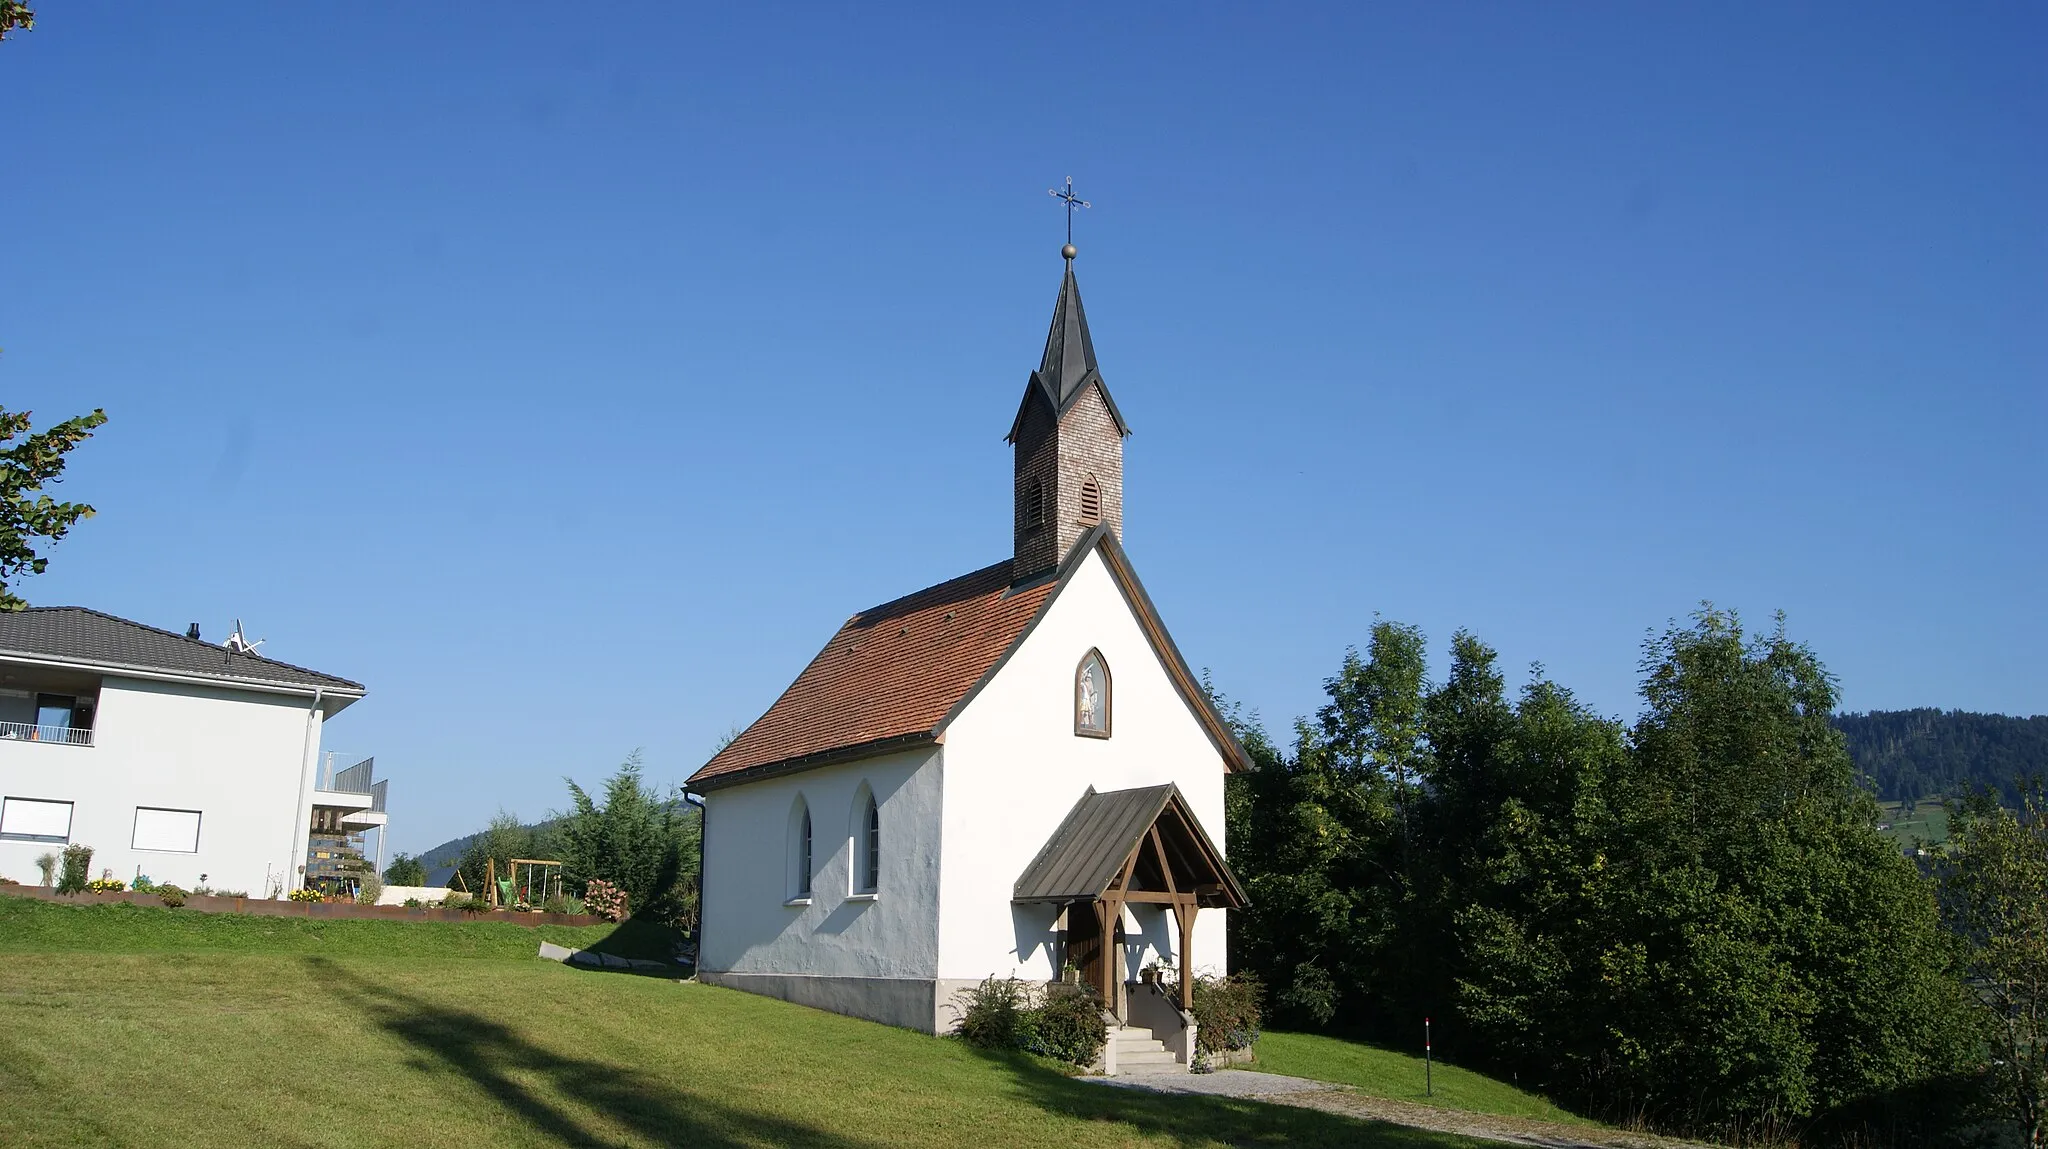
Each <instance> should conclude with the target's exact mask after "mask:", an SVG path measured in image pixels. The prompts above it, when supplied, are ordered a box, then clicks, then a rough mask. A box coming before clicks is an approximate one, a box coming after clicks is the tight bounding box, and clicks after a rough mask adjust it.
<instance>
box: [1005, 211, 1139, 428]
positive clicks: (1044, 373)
mask: <svg viewBox="0 0 2048 1149" xmlns="http://www.w3.org/2000/svg"><path fill="white" fill-rule="evenodd" d="M1060 254H1061V255H1063V256H1065V257H1066V261H1067V273H1066V275H1065V276H1064V277H1063V278H1062V279H1061V280H1060V295H1059V299H1058V301H1057V302H1055V303H1054V304H1053V308H1052V328H1051V330H1049V331H1047V332H1046V334H1045V355H1044V356H1043V357H1041V358H1040V359H1039V362H1038V370H1036V371H1033V372H1032V373H1031V385H1032V386H1034V387H1036V388H1038V390H1039V391H1040V392H1042V393H1043V394H1044V396H1045V398H1046V401H1047V402H1049V403H1051V404H1052V410H1053V417H1054V418H1055V419H1057V418H1058V417H1059V416H1062V415H1065V414H1066V413H1067V408H1069V407H1071V406H1073V405H1074V401H1075V400H1077V399H1079V398H1080V397H1081V396H1082V395H1084V394H1086V393H1087V390H1088V385H1089V384H1090V383H1094V384H1096V385H1097V386H1100V387H1101V388H1102V401H1103V403H1104V404H1105V405H1107V406H1108V407H1109V415H1110V418H1112V419H1114V420H1116V429H1117V430H1118V431H1119V432H1121V433H1123V434H1125V435H1128V434H1130V433H1131V429H1130V428H1129V427H1127V426H1125V425H1124V417H1123V414H1122V413H1121V412H1119V411H1118V410H1117V409H1116V400H1114V399H1111V398H1110V397H1109V387H1108V386H1107V385H1105V384H1103V382H1102V372H1101V371H1100V370H1099V369H1098V368H1097V367H1096V365H1095V340H1094V339H1093V338H1091V337H1090V336H1089V334H1088V313H1087V311H1086V310H1084V309H1083V308H1082V306H1081V285H1080V284H1079V283H1078V282H1076V281H1075V279H1074V254H1075V253H1074V245H1073V244H1071V243H1070V244H1068V245H1067V246H1066V247H1064V248H1062V249H1061V251H1060ZM1025 399H1026V401H1027V402H1029V400H1030V396H1029V394H1028V393H1027V394H1026V396H1025ZM1023 418H1024V412H1023V411H1022V410H1021V409H1020V410H1019V411H1018V412H1017V420H1018V422H1022V420H1023ZM1016 435H1017V426H1016V424H1014V423H1013V424H1012V425H1011V427H1010V438H1011V439H1012V440H1014V439H1015V438H1016Z"/></svg>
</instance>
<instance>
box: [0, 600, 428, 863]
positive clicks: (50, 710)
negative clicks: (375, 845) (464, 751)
mask: <svg viewBox="0 0 2048 1149" xmlns="http://www.w3.org/2000/svg"><path fill="white" fill-rule="evenodd" d="M363 693H364V691H363V687H362V685H361V684H360V683H355V682H350V681H349V680H347V679H345V678H336V677H334V676H332V675H328V674H321V673H319V672H317V671H312V670H306V669H304V668H302V667H297V666H292V665H290V664H288V663H283V662H279V661H277V660H275V659H270V658H264V657H262V656H260V655H257V654H255V653H253V652H250V651H246V650H241V649H234V648H231V647H225V646H220V645H216V644H213V643H208V642H202V641H201V640H200V639H199V636H198V627H197V626H196V625H195V626H194V627H193V628H192V629H191V630H190V631H188V632H187V633H185V634H182V635H181V634H177V633H174V632H172V631H167V630H158V629H156V628H155V627H150V626H144V625H142V624H141V623H136V622H129V621H128V620H126V619H122V618H116V617H114V616H113V615H109V614H102V613H101V612H99V611H95V610H87V609H85V608H82V607H31V608H29V609H27V610H22V611H16V612H12V613H5V612H0V875H5V876H7V877H9V878H12V879H14V880H16V881H21V882H34V881H36V880H37V879H38V877H39V873H38V870H37V867H36V863H35V859H36V858H37V856H39V855H41V854H46V853H54V852H58V851H61V850H62V849H63V848H64V847H65V846H66V845H69V844H71V843H82V844H85V845H89V846H91V847H92V848H93V860H92V870H93V876H94V877H98V876H99V874H100V872H101V871H102V870H109V871H111V872H112V873H113V876H115V877H117V878H120V879H122V880H123V881H128V880H132V879H133V878H134V877H135V875H136V874H137V873H138V872H140V873H142V874H146V875H148V876H149V877H150V878H151V879H153V880H154V881H156V882H159V883H163V882H174V883H176V884H178V885H181V886H185V887H186V888H188V889H189V888H191V887H193V886H197V885H200V884H201V883H202V882H203V883H204V884H207V885H210V886H213V887H214V888H216V889H233V890H246V891H248V892H249V893H251V894H253V895H255V896H258V897H261V896H264V895H265V894H266V893H270V892H272V890H274V889H282V890H290V889H295V888H297V887H298V886H299V885H300V884H301V882H302V881H303V873H304V867H305V864H306V862H307V859H308V842H309V838H310V837H311V836H312V835H313V834H314V832H315V831H316V829H321V828H322V827H324V828H325V830H324V832H325V833H329V834H331V833H335V832H342V831H360V830H366V829H370V828H373V827H380V826H382V825H383V824H384V822H385V820H386V817H387V816H386V814H385V812H384V808H383V807H384V802H383V793H382V785H381V784H372V783H371V781H370V778H369V770H368V769H367V768H365V769H362V770H358V771H357V772H356V775H355V776H354V777H350V776H348V772H347V771H343V772H342V773H341V774H340V775H336V776H335V777H333V778H323V777H321V776H320V774H321V772H320V771H319V770H318V766H319V761H320V732H321V726H322V724H323V723H324V722H325V721H326V720H327V719H329V718H332V717H334V716H335V715H336V714H338V713H340V712H341V711H342V710H343V709H345V708H347V707H348V706H349V705H350V704H351V703H353V702H355V701H356V700H357V699H360V698H362V697H363ZM357 782H360V785H355V783H357ZM330 787H331V788H330ZM357 790H360V791H361V792H360V793H358V792H355V791H357Z"/></svg>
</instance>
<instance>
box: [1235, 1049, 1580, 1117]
mask: <svg viewBox="0 0 2048 1149" xmlns="http://www.w3.org/2000/svg"><path fill="white" fill-rule="evenodd" d="M1253 1053H1254V1054H1256V1055H1257V1058H1258V1060H1257V1061H1256V1062H1254V1063H1253V1064H1251V1065H1249V1066H1246V1068H1248V1069H1257V1070H1262V1071H1264V1072H1266V1073H1284V1074H1287V1075H1288V1076H1290V1077H1307V1078H1311V1079H1313V1080H1316V1081H1334V1082H1338V1083H1340V1084H1344V1085H1353V1086H1357V1087H1358V1088H1359V1089H1360V1090H1361V1091H1363V1092H1365V1093H1370V1094H1372V1095H1373V1096H1375V1097H1386V1098H1391V1099H1393V1100H1396V1101H1409V1102H1413V1103H1415V1104H1417V1105H1433V1106H1436V1107H1437V1108H1440V1109H1462V1110H1465V1111H1467V1112H1471V1113H1498V1114H1504V1115H1506V1116H1510V1117H1533V1118H1536V1119H1539V1120H1543V1121H1558V1122H1564V1123H1567V1124H1574V1125H1591V1124H1593V1122H1591V1121H1588V1120H1587V1119H1585V1118H1583V1117H1580V1116H1578V1115H1577V1114H1575V1113H1572V1112H1570V1111H1569V1110H1565V1109H1560V1108H1558V1107H1557V1106H1556V1105H1554V1104H1552V1103H1551V1102H1550V1101H1548V1100H1547V1099H1545V1098H1543V1097H1540V1096H1538V1095H1537V1094H1534V1093H1529V1092H1526V1091H1524V1090H1521V1089H1517V1088H1515V1087H1514V1086H1512V1085H1509V1084H1508V1083H1507V1082H1504V1081H1500V1080H1497V1079H1495V1078H1492V1077H1488V1076H1486V1075H1485V1074H1483V1073H1474V1072H1472V1071H1471V1070H1469V1069H1459V1068H1458V1067H1456V1066H1453V1065H1445V1064H1444V1063H1443V1062H1441V1061H1439V1062H1437V1063H1436V1064H1435V1065H1434V1066H1432V1067H1431V1068H1430V1072H1429V1079H1430V1080H1431V1081H1432V1082H1433V1083H1434V1089H1433V1091H1427V1092H1426V1091H1425V1087H1424V1074H1423V1063H1422V1058H1420V1057H1411V1056H1410V1055H1408V1054H1405V1053H1396V1052H1394V1051H1393V1050H1390V1049H1381V1048H1380V1047H1378V1046H1374V1045H1367V1044H1365V1043H1364V1042H1359V1041H1346V1040H1344V1039H1342V1038H1337V1037H1325V1036H1323V1035H1322V1034H1315V1033H1285V1032H1274V1031H1270V1030H1269V1031H1267V1032H1266V1033H1264V1034H1261V1035H1260V1037H1259V1042H1258V1045H1256V1046H1255V1047H1254V1048H1253Z"/></svg>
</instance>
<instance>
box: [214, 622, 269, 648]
mask: <svg viewBox="0 0 2048 1149" xmlns="http://www.w3.org/2000/svg"><path fill="white" fill-rule="evenodd" d="M264 641H265V640H263V639H260V638H259V639H257V640H256V641H255V642H250V641H249V640H248V639H246V638H244V637H242V620H241V619H239V618H238V619H236V620H235V631H234V633H233V634H230V635H228V640H227V641H226V642H223V643H221V645H222V646H225V647H227V648H228V650H230V651H231V652H233V653H235V654H255V653H256V648H257V647H259V646H262V645H263V643H264Z"/></svg>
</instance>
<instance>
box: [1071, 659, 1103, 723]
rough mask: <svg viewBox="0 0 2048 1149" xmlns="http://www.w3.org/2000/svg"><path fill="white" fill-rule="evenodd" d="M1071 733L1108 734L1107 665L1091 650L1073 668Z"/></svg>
mask: <svg viewBox="0 0 2048 1149" xmlns="http://www.w3.org/2000/svg"><path fill="white" fill-rule="evenodd" d="M1074 733H1076V734H1083V735H1087V736H1089V737H1092V738H1107V737H1109V666H1108V665H1107V664H1106V663H1104V662H1103V661H1102V652H1100V651H1095V650H1091V651H1089V652H1088V656H1087V657H1086V658H1083V659H1082V660H1081V666H1080V669H1078V670H1076V671H1075V672H1074Z"/></svg>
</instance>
